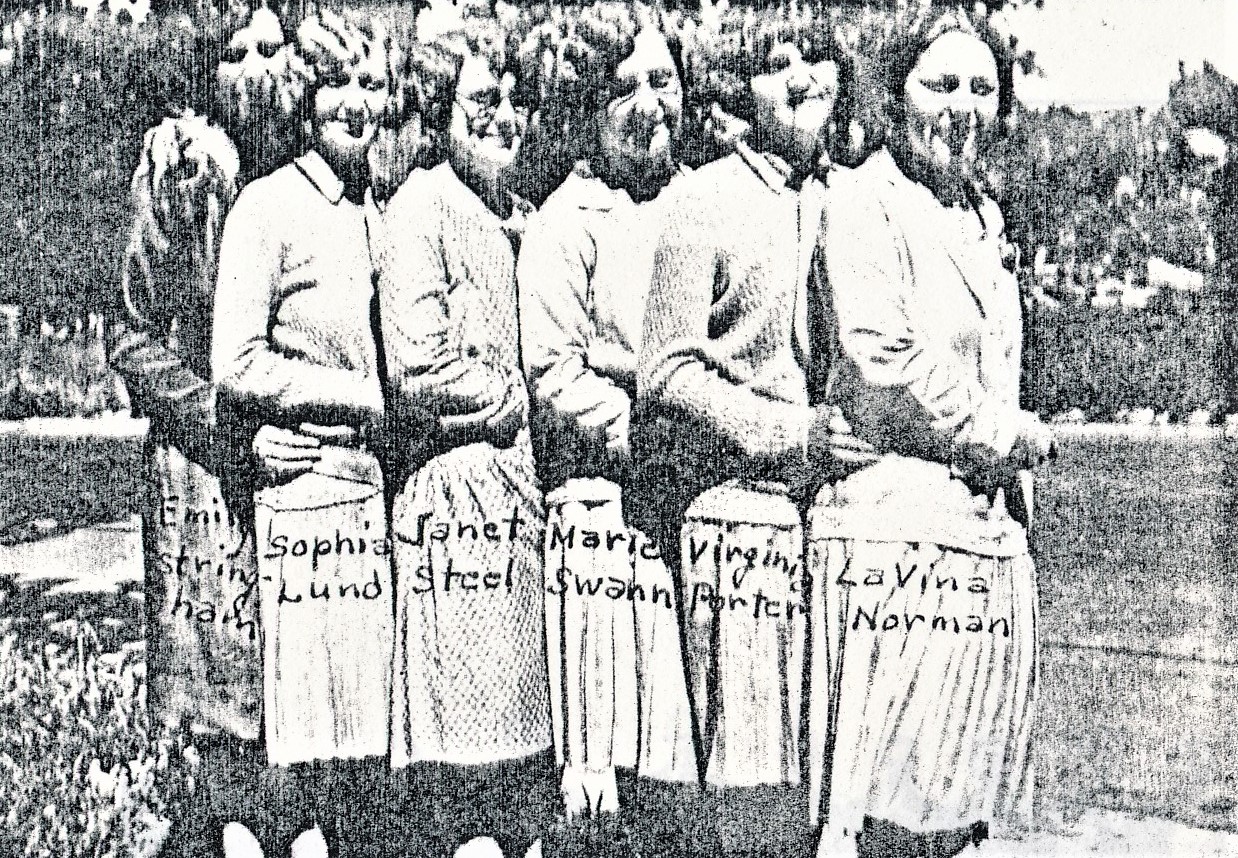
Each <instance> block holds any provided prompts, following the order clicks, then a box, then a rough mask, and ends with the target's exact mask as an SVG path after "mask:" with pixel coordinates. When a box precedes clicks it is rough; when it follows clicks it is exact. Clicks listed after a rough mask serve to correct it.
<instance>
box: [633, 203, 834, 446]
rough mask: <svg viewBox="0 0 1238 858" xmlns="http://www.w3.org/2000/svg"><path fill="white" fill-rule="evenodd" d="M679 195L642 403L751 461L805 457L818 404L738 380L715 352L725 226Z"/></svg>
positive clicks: (643, 369)
mask: <svg viewBox="0 0 1238 858" xmlns="http://www.w3.org/2000/svg"><path fill="white" fill-rule="evenodd" d="M676 202H680V205H678V206H676V205H672V206H671V207H669V215H668V217H667V218H666V220H665V222H664V224H663V228H662V234H661V238H660V239H659V242H658V249H657V252H656V254H655V257H654V274H653V281H652V284H651V286H650V291H649V299H648V304H647V305H646V310H645V325H644V338H643V343H642V346H641V356H640V363H639V371H638V376H637V387H638V393H639V398H640V400H641V404H642V406H648V407H650V408H652V409H653V410H654V411H655V413H660V414H662V415H664V416H666V417H668V418H670V419H671V420H679V419H682V420H686V421H688V422H689V423H690V424H691V426H692V427H693V428H692V430H685V431H703V432H705V433H707V434H708V435H709V436H712V438H713V440H714V441H717V442H721V445H722V447H723V448H724V449H725V450H729V451H730V452H731V453H732V454H738V455H739V456H741V457H742V458H744V459H746V460H748V461H752V462H757V463H761V464H763V465H774V466H778V467H785V466H788V465H802V463H803V460H804V458H805V456H806V447H807V442H808V430H809V427H810V425H811V423H812V420H813V412H812V409H810V408H808V407H799V406H796V405H792V404H790V403H785V402H777V401H775V400H772V399H770V398H768V397H765V396H762V395H760V394H758V393H755V392H753V391H751V390H749V389H748V388H746V387H744V386H742V385H740V384H737V383H736V382H735V381H733V380H732V379H731V378H729V377H728V375H727V373H726V370H725V367H724V366H723V365H722V364H721V363H720V362H719V361H717V360H716V359H715V358H714V357H713V355H712V351H711V342H710V335H709V326H710V314H711V308H712V305H713V300H714V292H715V289H716V288H718V278H719V277H725V276H726V271H725V268H724V265H725V260H724V259H723V258H722V255H721V253H720V251H719V249H718V247H719V242H718V239H723V238H724V236H723V235H721V233H722V231H723V228H722V227H721V226H720V225H718V224H717V223H716V214H715V212H711V211H708V210H707V208H708V206H707V205H703V204H702V201H699V200H697V201H692V200H687V199H683V200H681V201H676ZM692 202H695V203H696V204H695V205H692V204H691V203H692Z"/></svg>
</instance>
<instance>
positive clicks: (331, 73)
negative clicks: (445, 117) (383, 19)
mask: <svg viewBox="0 0 1238 858" xmlns="http://www.w3.org/2000/svg"><path fill="white" fill-rule="evenodd" d="M387 98H388V85H387V60H386V56H385V54H384V53H383V51H382V50H381V49H373V48H372V49H371V50H370V51H369V53H368V54H364V55H363V56H362V57H361V59H360V60H359V61H357V62H354V63H349V64H346V65H345V64H342V63H338V62H335V61H334V60H328V61H326V62H324V63H323V65H322V67H321V70H320V73H319V79H318V88H317V89H316V90H315V92H314V117H313V118H314V140H315V148H316V149H317V150H318V152H319V154H321V155H322V156H323V158H325V159H326V161H327V163H328V164H331V165H332V166H333V167H335V168H336V171H337V172H340V167H341V166H343V165H350V166H353V165H356V164H358V163H361V162H364V160H365V156H366V150H367V149H369V146H370V143H371V142H373V140H374V137H375V134H376V133H377V131H378V123H379V119H380V118H381V117H382V114H383V111H384V110H385V108H386V105H387Z"/></svg>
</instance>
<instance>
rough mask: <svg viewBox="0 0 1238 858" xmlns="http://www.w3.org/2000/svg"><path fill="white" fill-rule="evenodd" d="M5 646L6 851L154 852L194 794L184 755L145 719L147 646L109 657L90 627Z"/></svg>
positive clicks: (9, 640) (1, 803) (54, 627)
mask: <svg viewBox="0 0 1238 858" xmlns="http://www.w3.org/2000/svg"><path fill="white" fill-rule="evenodd" d="M3 622H4V625H5V627H6V631H5V633H4V634H3V637H0V696H2V697H3V703H2V704H0V807H4V808H7V812H6V815H5V817H4V825H3V826H2V827H0V853H3V854H5V855H12V856H30V858H36V856H37V858H44V856H46V857H47V858H50V856H58V857H59V856H66V858H78V856H82V858H86V856H91V858H103V856H109V858H111V856H114V857H115V858H120V856H126V858H128V856H146V855H151V854H153V853H154V850H155V849H156V848H157V846H158V841H159V840H160V839H161V838H162V836H163V833H164V831H166V828H167V821H166V820H167V819H168V818H169V817H170V816H171V815H172V814H173V813H175V812H177V810H178V809H177V807H176V805H177V804H178V803H179V802H181V801H183V800H184V798H185V796H186V794H187V790H188V789H189V788H190V786H191V783H192V781H191V778H190V776H189V771H190V767H189V762H188V761H189V760H191V759H192V757H193V752H192V750H185V749H183V746H182V745H181V744H180V743H179V742H178V741H177V740H176V738H175V737H173V736H172V735H169V734H168V732H167V731H166V730H163V729H162V728H156V727H155V725H153V724H152V723H151V722H150V720H149V718H148V716H147V711H146V678H145V655H144V649H145V647H144V645H143V644H142V643H141V642H136V643H131V644H127V645H123V646H121V647H119V648H118V649H116V650H113V651H105V649H104V648H103V647H102V646H101V645H100V643H99V637H98V635H97V634H96V633H95V630H94V628H93V626H92V625H91V624H90V623H88V622H78V621H76V620H66V621H61V622H58V623H53V624H51V625H50V626H49V627H47V628H46V629H44V628H42V627H40V628H39V630H38V631H37V632H35V633H33V634H30V633H29V632H28V631H26V630H23V632H22V633H20V634H19V633H18V632H16V631H13V630H12V625H13V621H12V619H6V620H4V621H3Z"/></svg>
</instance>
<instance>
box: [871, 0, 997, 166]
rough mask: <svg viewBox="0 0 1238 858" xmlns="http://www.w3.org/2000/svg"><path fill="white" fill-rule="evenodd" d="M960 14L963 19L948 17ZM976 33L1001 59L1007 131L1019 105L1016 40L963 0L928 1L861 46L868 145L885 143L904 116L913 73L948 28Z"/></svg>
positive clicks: (895, 20) (906, 11)
mask: <svg viewBox="0 0 1238 858" xmlns="http://www.w3.org/2000/svg"><path fill="white" fill-rule="evenodd" d="M951 17H952V18H955V19H956V22H957V23H945V26H942V24H943V19H945V18H951ZM952 31H961V32H966V33H969V34H972V35H975V36H976V37H977V38H978V39H980V40H981V41H982V42H984V44H985V45H986V46H988V48H989V50H990V51H991V52H992V53H993V58H994V60H995V61H996V63H997V93H998V104H997V115H998V120H999V124H998V131H999V133H1005V131H1006V130H1007V120H1008V119H1009V117H1010V114H1011V112H1012V111H1013V109H1014V67H1015V63H1016V61H1017V56H1016V52H1015V50H1014V44H1013V40H1011V39H1008V38H1006V37H1003V36H1002V35H1001V34H999V33H998V32H997V31H996V30H995V29H994V28H993V26H992V24H991V23H990V22H989V19H988V16H987V15H985V14H982V13H977V12H976V11H975V10H974V9H972V8H969V7H967V6H965V5H963V4H960V3H958V2H957V0H927V2H921V3H919V4H917V5H916V6H915V7H914V8H913V9H909V10H903V11H900V12H899V13H897V14H896V16H895V18H894V21H893V26H892V27H888V28H886V29H885V32H884V33H883V34H881V35H879V36H877V37H876V38H873V37H872V34H871V33H869V34H867V38H865V37H861V39H862V41H867V42H868V44H866V45H862V46H861V47H860V49H859V55H860V58H861V59H860V65H861V67H862V69H863V71H862V72H861V73H860V75H859V79H860V83H859V86H858V94H857V103H859V104H860V105H861V110H860V111H858V112H857V114H856V118H857V119H858V120H859V121H860V122H861V124H862V125H863V127H864V132H865V140H866V146H865V148H866V149H867V150H868V151H873V150H875V149H876V148H879V147H880V146H881V145H883V144H884V142H885V139H886V135H887V134H888V132H889V130H890V127H891V125H892V124H896V123H898V122H899V121H901V118H902V111H903V96H902V93H903V88H904V86H905V85H906V82H907V78H908V76H909V75H910V74H911V71H912V69H914V68H915V66H916V63H917V62H919V60H920V55H921V54H923V53H924V52H925V51H926V50H928V48H929V46H930V45H931V44H932V43H933V42H934V41H936V40H937V38H938V37H939V36H941V35H943V34H945V33H947V32H952Z"/></svg>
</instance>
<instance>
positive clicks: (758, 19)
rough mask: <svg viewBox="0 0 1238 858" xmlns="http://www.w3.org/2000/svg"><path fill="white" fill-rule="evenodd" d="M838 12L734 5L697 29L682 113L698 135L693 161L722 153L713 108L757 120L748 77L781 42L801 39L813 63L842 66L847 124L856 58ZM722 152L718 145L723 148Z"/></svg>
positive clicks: (841, 108) (841, 98)
mask: <svg viewBox="0 0 1238 858" xmlns="http://www.w3.org/2000/svg"><path fill="white" fill-rule="evenodd" d="M839 18H840V12H839V11H838V10H837V9H834V8H831V7H825V6H823V5H816V4H811V5H809V4H806V5H802V6H788V5H779V6H768V7H765V8H760V9H758V8H752V7H743V6H737V7H734V8H728V9H724V10H722V11H721V13H718V14H715V15H714V16H713V17H712V18H711V19H710V20H708V21H703V22H702V24H701V26H700V27H698V28H697V29H696V31H695V34H694V38H693V39H692V42H691V50H690V52H689V56H688V63H687V69H688V74H687V80H686V81H685V99H684V108H685V112H686V113H688V114H690V115H691V118H692V125H693V126H694V127H696V128H698V129H699V130H700V134H701V136H700V137H699V138H698V139H697V140H696V141H694V148H695V151H694V152H693V153H692V159H691V160H693V161H696V162H704V161H708V160H712V158H714V157H717V156H718V155H721V154H725V150H726V148H727V141H726V139H723V138H724V137H725V135H723V137H720V136H719V130H720V129H719V121H720V118H719V117H717V114H716V111H718V110H720V111H721V112H722V113H723V114H724V116H725V118H726V119H733V120H738V121H739V122H741V123H744V124H746V125H748V126H751V125H752V124H753V122H754V120H755V114H756V105H755V103H754V101H753V97H752V90H751V82H752V79H753V78H754V77H756V76H757V75H760V74H764V73H765V72H766V70H767V62H768V58H769V55H770V52H771V51H772V50H773V49H774V48H775V47H777V46H778V45H779V44H782V43H791V44H794V45H796V46H797V47H798V48H799V49H800V51H801V53H802V54H803V55H804V58H805V59H806V60H807V61H809V62H821V61H825V60H830V61H832V62H834V63H835V64H836V65H837V66H838V84H839V86H838V95H837V98H836V100H835V103H834V114H835V121H836V123H837V125H838V127H839V128H844V129H845V128H846V127H847V126H848V124H849V123H850V121H851V119H852V117H853V115H854V113H855V111H856V103H855V101H856V95H857V88H856V84H855V58H854V56H853V54H852V53H851V52H849V51H848V50H846V46H845V45H844V44H843V43H842V42H841V41H840V37H839V34H838V31H837V25H838V22H839ZM720 150H721V151H720Z"/></svg>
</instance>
